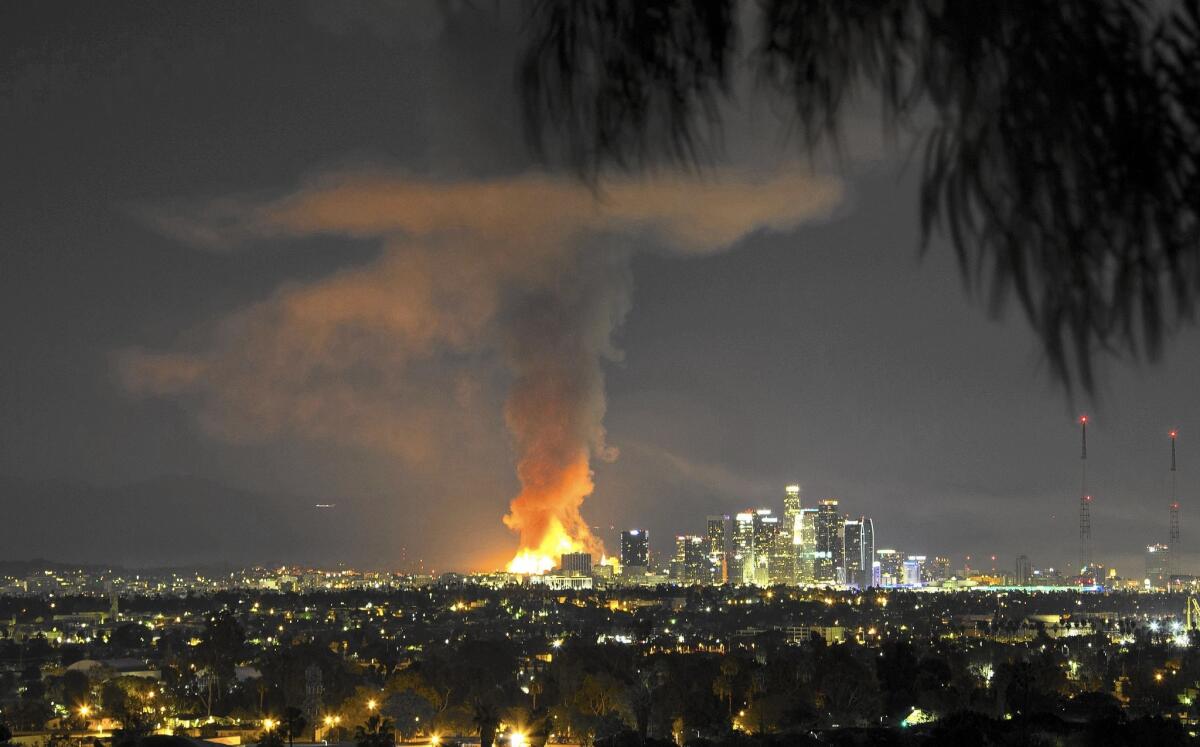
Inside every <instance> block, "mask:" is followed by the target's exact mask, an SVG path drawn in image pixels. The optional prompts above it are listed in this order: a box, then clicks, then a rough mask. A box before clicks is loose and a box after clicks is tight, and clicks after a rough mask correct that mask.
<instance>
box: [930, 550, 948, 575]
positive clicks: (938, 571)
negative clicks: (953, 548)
mask: <svg viewBox="0 0 1200 747" xmlns="http://www.w3.org/2000/svg"><path fill="white" fill-rule="evenodd" d="M951 575H953V574H952V573H951V572H950V558H947V557H946V556H944V555H935V556H934V557H933V564H932V565H931V567H930V569H929V578H930V579H932V580H934V581H947V580H949V579H950V576H951Z"/></svg>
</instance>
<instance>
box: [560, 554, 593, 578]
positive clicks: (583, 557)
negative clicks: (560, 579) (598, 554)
mask: <svg viewBox="0 0 1200 747" xmlns="http://www.w3.org/2000/svg"><path fill="white" fill-rule="evenodd" d="M559 564H560V565H561V566H562V572H563V574H564V575H567V576H590V575H592V554H591V553H590V552H565V553H563V555H562V560H561V561H560V563H559Z"/></svg>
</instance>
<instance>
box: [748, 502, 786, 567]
mask: <svg viewBox="0 0 1200 747" xmlns="http://www.w3.org/2000/svg"><path fill="white" fill-rule="evenodd" d="M780 531H781V527H780V526H779V517H778V516H776V515H775V514H774V513H772V512H771V509H769V508H760V509H758V510H757V511H755V512H754V583H755V584H757V585H758V586H768V585H770V584H773V583H778V580H777V578H776V577H775V573H774V570H775V566H776V565H777V564H776V563H772V561H773V560H775V553H776V552H777V550H778V548H779V533H780Z"/></svg>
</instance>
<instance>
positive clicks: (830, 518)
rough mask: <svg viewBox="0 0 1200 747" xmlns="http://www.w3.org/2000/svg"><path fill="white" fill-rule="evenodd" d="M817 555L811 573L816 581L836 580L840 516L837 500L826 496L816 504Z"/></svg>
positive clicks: (840, 525) (840, 546)
mask: <svg viewBox="0 0 1200 747" xmlns="http://www.w3.org/2000/svg"><path fill="white" fill-rule="evenodd" d="M816 539H817V557H816V562H815V568H814V573H813V575H814V576H815V578H816V580H817V582H818V583H827V584H828V583H834V582H835V581H837V576H838V568H841V567H842V549H843V548H842V517H841V516H840V515H839V514H838V502H837V500H836V499H833V498H826V499H825V500H822V501H821V502H820V503H819V504H817V538H816Z"/></svg>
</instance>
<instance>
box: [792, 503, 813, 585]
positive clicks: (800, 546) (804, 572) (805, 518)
mask: <svg viewBox="0 0 1200 747" xmlns="http://www.w3.org/2000/svg"><path fill="white" fill-rule="evenodd" d="M797 521H799V522H800V530H799V533H798V535H797V536H796V537H795V538H794V539H793V540H792V541H793V542H794V543H795V545H796V581H797V583H802V584H811V583H814V582H815V581H816V580H817V577H816V562H817V509H815V508H802V509H800V516H798V517H797Z"/></svg>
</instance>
